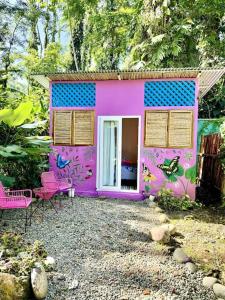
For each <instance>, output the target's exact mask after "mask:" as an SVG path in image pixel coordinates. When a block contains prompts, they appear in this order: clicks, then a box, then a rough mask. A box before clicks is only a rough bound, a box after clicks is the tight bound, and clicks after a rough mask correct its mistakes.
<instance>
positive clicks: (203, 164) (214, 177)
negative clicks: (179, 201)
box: [198, 133, 224, 191]
mask: <svg viewBox="0 0 225 300" xmlns="http://www.w3.org/2000/svg"><path fill="white" fill-rule="evenodd" d="M221 143H222V138H221V136H220V134H218V133H215V134H210V135H206V136H202V137H201V146H200V153H199V154H198V177H199V183H200V185H201V186H206V185H207V187H209V188H210V187H211V188H216V189H218V190H220V191H222V189H223V185H224V175H223V174H224V173H223V170H222V166H221V163H220V160H219V149H220V146H221Z"/></svg>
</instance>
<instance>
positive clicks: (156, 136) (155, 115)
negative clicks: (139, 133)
mask: <svg viewBox="0 0 225 300" xmlns="http://www.w3.org/2000/svg"><path fill="white" fill-rule="evenodd" d="M167 126H168V111H146V112H145V146H146V147H167Z"/></svg>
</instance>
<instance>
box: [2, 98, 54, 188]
mask: <svg viewBox="0 0 225 300" xmlns="http://www.w3.org/2000/svg"><path fill="white" fill-rule="evenodd" d="M41 113H42V111H41V112H40V109H37V107H36V106H35V105H34V104H33V103H32V101H30V100H28V101H25V102H21V103H20V104H19V105H18V106H17V107H15V108H10V107H9V108H4V109H1V110H0V181H2V183H3V185H4V186H6V187H15V188H34V187H37V186H40V174H41V173H42V172H43V171H44V170H46V169H48V153H49V152H50V147H49V144H50V142H51V139H50V138H49V137H48V136H44V134H46V128H47V126H48V125H47V121H46V120H42V119H41V120H40V119H38V116H37V114H38V115H41V118H42V117H45V114H44V115H43V116H42V114H41ZM26 121H29V122H31V123H28V124H25V122H26ZM42 135H43V136H42Z"/></svg>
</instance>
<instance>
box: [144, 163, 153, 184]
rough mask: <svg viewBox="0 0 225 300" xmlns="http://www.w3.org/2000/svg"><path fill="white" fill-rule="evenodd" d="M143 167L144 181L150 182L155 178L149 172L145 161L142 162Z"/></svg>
mask: <svg viewBox="0 0 225 300" xmlns="http://www.w3.org/2000/svg"><path fill="white" fill-rule="evenodd" d="M142 167H143V173H142V174H143V177H144V181H145V182H150V181H154V180H156V177H155V176H154V175H153V174H152V173H151V172H150V170H149V168H148V167H147V166H146V164H145V163H143V164H142Z"/></svg>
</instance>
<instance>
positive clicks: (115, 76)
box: [32, 67, 225, 97]
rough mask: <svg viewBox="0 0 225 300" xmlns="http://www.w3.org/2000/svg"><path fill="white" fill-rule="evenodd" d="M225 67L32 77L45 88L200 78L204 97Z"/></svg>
mask: <svg viewBox="0 0 225 300" xmlns="http://www.w3.org/2000/svg"><path fill="white" fill-rule="evenodd" d="M224 73H225V67H215V68H164V69H152V70H122V71H120V70H100V71H91V72H82V71H79V72H76V71H66V72H55V73H35V74H32V77H33V78H34V79H35V80H36V81H38V82H39V83H40V84H41V85H42V86H44V87H45V88H48V87H49V82H50V81H68V80H71V81H73V80H74V81H86V80H87V81H98V80H138V79H166V78H196V77H198V79H199V86H200V97H203V96H204V95H205V94H206V93H207V92H208V91H209V90H210V89H211V88H212V87H213V85H214V84H215V83H216V82H218V80H219V79H220V78H221V77H222V76H223V75H224Z"/></svg>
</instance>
